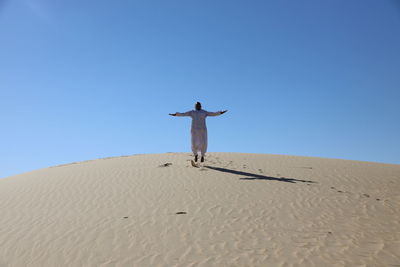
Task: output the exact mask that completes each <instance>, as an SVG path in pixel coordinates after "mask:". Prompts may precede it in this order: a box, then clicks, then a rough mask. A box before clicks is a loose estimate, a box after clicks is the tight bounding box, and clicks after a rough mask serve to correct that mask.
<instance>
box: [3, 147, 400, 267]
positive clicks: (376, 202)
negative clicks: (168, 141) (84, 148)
mask: <svg viewBox="0 0 400 267" xmlns="http://www.w3.org/2000/svg"><path fill="white" fill-rule="evenodd" d="M191 158H192V157H191V155H190V154H189V153H165V154H148V155H132V156H122V157H113V158H104V159H97V160H91V161H84V162H76V163H71V164H65V165H60V166H54V167H50V168H46V169H40V170H36V171H32V172H28V173H24V174H20V175H16V176H13V177H8V178H5V179H0V214H1V216H0V266H1V267H5V266H96V267H97V266H139V267H142V266H145V267H146V266H167V267H169V266H182V267H183V266H184V267H188V266H400V165H395V164H383V163H371V162H361V161H350V160H338V159H324V158H312V157H298V156H283V155H268V154H243V153H209V154H208V155H207V158H206V162H205V163H204V166H201V167H200V168H194V167H192V166H191V164H190V159H191Z"/></svg>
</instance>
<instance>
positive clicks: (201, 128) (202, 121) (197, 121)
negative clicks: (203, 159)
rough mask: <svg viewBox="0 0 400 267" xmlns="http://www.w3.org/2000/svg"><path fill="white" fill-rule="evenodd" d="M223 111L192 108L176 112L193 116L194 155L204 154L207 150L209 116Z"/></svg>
mask: <svg viewBox="0 0 400 267" xmlns="http://www.w3.org/2000/svg"><path fill="white" fill-rule="evenodd" d="M221 114H222V113H221V112H208V111H205V110H202V109H201V110H191V111H188V112H185V113H179V112H177V113H176V116H178V117H191V118H192V129H191V134H192V151H193V154H194V155H197V154H198V152H200V153H201V155H202V156H204V155H205V154H206V152H207V126H206V117H207V116H218V115H221Z"/></svg>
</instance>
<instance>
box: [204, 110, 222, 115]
mask: <svg viewBox="0 0 400 267" xmlns="http://www.w3.org/2000/svg"><path fill="white" fill-rule="evenodd" d="M221 114H222V113H221V111H217V112H210V111H207V116H219V115H221Z"/></svg>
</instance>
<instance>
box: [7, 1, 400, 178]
mask: <svg viewBox="0 0 400 267" xmlns="http://www.w3.org/2000/svg"><path fill="white" fill-rule="evenodd" d="M196 101H200V102H202V103H203V107H204V109H206V110H209V111H217V110H222V109H228V110H229V112H228V113H226V114H224V115H222V116H220V117H215V118H209V119H208V129H209V151H222V152H250V153H271V154H290V155H304V156H316V157H329V158H342V159H354V160H366V161H377V162H386V163H397V164H398V163H400V138H399V137H400V118H399V115H400V104H399V103H400V4H399V2H398V1H397V2H396V1H395V0H394V1H390V0H387V1H386V0H382V1H376V0H350V1H349V0H335V1H320V0H312V1H311V0H305V1H297V0H287V1H264V0H254V1H244V0H240V1H238V0H233V1H232V0H229V1H228V0H221V1H216V0H204V1H195V0H168V1H167V0H157V1H155V0H141V1H135V0H132V1H127V0H126V1H123V0H121V1H105V0H96V1H94V0H79V1H78V0H68V1H67V0H63V1H61V0H12V1H11V0H9V1H7V0H0V112H1V113H0V114H1V124H0V125H1V126H0V127H1V128H0V177H6V176H10V175H14V174H18V173H21V172H25V171H30V170H34V169H38V168H43V167H48V166H52V165H57V164H63V163H69V162H74V161H82V160H87V159H96V158H101V157H109V156H120V155H131V154H137V153H164V152H182V151H185V152H190V129H189V128H190V119H188V118H174V117H170V116H168V115H167V114H168V113H173V112H176V111H179V112H184V111H187V110H190V109H192V108H193V105H194V103H195V102H196Z"/></svg>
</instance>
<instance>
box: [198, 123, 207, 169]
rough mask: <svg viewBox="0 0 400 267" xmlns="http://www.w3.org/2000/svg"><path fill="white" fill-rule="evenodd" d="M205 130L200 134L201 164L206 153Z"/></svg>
mask: <svg viewBox="0 0 400 267" xmlns="http://www.w3.org/2000/svg"><path fill="white" fill-rule="evenodd" d="M207 143H208V142H207V130H204V131H202V133H201V147H200V151H201V159H200V161H201V162H204V157H205V156H206V152H207Z"/></svg>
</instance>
